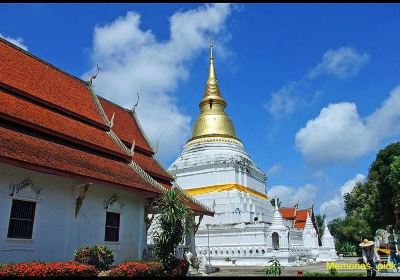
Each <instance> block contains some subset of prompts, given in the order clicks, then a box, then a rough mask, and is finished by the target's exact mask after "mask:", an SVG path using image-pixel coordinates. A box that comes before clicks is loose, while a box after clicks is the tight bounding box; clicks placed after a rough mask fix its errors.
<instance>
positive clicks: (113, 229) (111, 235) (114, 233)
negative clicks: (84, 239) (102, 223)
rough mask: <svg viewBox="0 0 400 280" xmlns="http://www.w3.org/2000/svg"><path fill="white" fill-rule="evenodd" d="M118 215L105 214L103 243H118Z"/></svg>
mask: <svg viewBox="0 0 400 280" xmlns="http://www.w3.org/2000/svg"><path fill="white" fill-rule="evenodd" d="M119 216H120V215H119V214H118V213H112V212H106V233H105V237H104V241H111V242H118V241H119Z"/></svg>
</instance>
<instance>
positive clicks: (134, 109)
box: [133, 92, 139, 112]
mask: <svg viewBox="0 0 400 280" xmlns="http://www.w3.org/2000/svg"><path fill="white" fill-rule="evenodd" d="M136 94H137V101H136V104H135V105H134V106H133V112H135V111H136V106H137V105H138V103H139V92H136Z"/></svg>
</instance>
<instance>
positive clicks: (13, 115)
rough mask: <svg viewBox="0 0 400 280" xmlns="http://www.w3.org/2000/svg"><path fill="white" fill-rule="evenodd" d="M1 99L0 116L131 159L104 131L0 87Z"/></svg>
mask: <svg viewBox="0 0 400 280" xmlns="http://www.w3.org/2000/svg"><path fill="white" fill-rule="evenodd" d="M0 100H1V102H0V115H1V116H2V117H3V118H5V119H8V120H13V121H18V123H20V124H21V123H23V124H25V125H27V126H29V127H35V128H36V129H38V130H41V131H45V132H47V133H49V134H52V135H55V136H58V137H62V138H64V139H66V140H69V141H72V142H75V143H79V144H85V145H87V146H91V147H94V148H96V149H99V150H101V151H104V152H108V153H112V154H113V155H116V156H119V157H121V158H125V159H126V160H127V161H129V159H130V156H129V155H126V154H125V153H123V151H122V149H121V148H120V147H118V146H117V145H116V144H115V143H114V141H113V140H112V139H111V138H110V137H109V136H108V135H107V134H106V133H105V131H102V130H100V129H98V128H96V127H93V126H91V125H88V124H87V123H84V122H80V121H78V120H76V119H73V118H70V117H69V116H66V115H63V114H61V113H59V112H57V111H54V110H49V108H46V107H45V106H39V105H38V104H33V103H31V102H30V101H28V100H26V99H23V98H21V97H18V96H15V95H12V94H10V93H9V92H7V91H4V90H1V89H0Z"/></svg>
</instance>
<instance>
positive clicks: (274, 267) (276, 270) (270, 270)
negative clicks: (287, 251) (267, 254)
mask: <svg viewBox="0 0 400 280" xmlns="http://www.w3.org/2000/svg"><path fill="white" fill-rule="evenodd" d="M268 263H271V264H270V265H267V266H266V267H265V268H264V269H263V271H265V275H266V276H268V275H273V276H280V275H281V273H282V271H283V270H284V268H283V266H282V265H281V264H280V262H279V261H278V260H277V259H276V258H273V259H272V260H270V261H269V262H268Z"/></svg>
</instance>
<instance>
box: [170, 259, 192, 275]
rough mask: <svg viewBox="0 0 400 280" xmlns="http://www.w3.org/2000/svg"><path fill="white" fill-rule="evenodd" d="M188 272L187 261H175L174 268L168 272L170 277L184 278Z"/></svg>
mask: <svg viewBox="0 0 400 280" xmlns="http://www.w3.org/2000/svg"><path fill="white" fill-rule="evenodd" d="M188 270H189V262H188V261H187V260H176V263H175V265H174V268H173V269H172V270H171V272H170V276H173V277H180V276H185V275H186V274H187V272H188Z"/></svg>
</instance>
